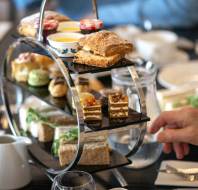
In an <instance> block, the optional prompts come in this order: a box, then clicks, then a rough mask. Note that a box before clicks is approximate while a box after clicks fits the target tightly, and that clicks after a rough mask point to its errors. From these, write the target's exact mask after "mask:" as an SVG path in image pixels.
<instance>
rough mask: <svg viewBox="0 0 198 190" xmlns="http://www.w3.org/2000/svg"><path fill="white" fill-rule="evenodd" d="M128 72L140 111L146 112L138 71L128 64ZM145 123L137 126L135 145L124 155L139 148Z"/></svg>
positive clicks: (130, 153)
mask: <svg viewBox="0 0 198 190" xmlns="http://www.w3.org/2000/svg"><path fill="white" fill-rule="evenodd" d="M128 70H129V73H130V75H131V78H132V80H133V82H134V84H135V87H136V89H137V93H138V97H139V104H140V112H141V113H144V114H146V112H147V111H146V100H145V96H144V91H143V89H142V87H141V85H140V83H139V76H138V73H137V71H136V69H135V67H134V66H129V67H128ZM146 126H147V124H146V123H142V124H140V126H139V129H140V135H139V138H138V140H137V142H136V144H135V146H134V147H133V149H132V150H131V151H130V152H129V153H128V154H127V155H126V157H130V156H132V155H134V154H135V153H136V152H137V151H138V150H139V148H140V146H141V145H142V143H143V140H144V136H145V134H146Z"/></svg>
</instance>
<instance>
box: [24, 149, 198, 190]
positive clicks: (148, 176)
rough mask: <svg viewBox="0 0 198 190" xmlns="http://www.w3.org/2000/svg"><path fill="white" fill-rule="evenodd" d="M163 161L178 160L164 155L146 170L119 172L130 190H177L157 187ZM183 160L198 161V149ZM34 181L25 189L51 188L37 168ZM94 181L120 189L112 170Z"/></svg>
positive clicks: (101, 189)
mask: <svg viewBox="0 0 198 190" xmlns="http://www.w3.org/2000/svg"><path fill="white" fill-rule="evenodd" d="M162 160H176V157H175V155H174V153H171V154H169V155H166V154H163V153H162V155H161V157H160V158H159V160H158V161H156V163H154V164H153V165H151V166H149V167H147V168H144V169H138V170H134V169H127V168H119V171H120V172H121V173H122V175H123V176H124V178H125V180H126V181H127V183H128V184H129V186H130V188H129V190H155V189H156V190H165V189H175V187H162V186H155V185H154V182H155V179H156V177H157V171H158V169H159V166H160V163H161V162H162ZM183 160H187V161H198V147H195V146H191V152H190V154H189V155H188V156H186V157H185V158H184V159H183ZM31 169H32V176H33V180H32V182H31V184H29V185H28V186H27V187H25V188H24V190H45V189H46V190H49V189H50V187H51V182H50V180H49V179H48V178H47V177H46V176H45V175H44V174H43V173H42V172H41V171H39V169H37V168H35V167H33V166H32V167H31ZM94 179H95V181H96V183H97V190H105V189H109V188H113V187H116V186H117V187H119V183H118V182H117V180H116V179H115V177H114V176H113V175H112V172H111V170H109V171H105V172H99V173H96V174H94Z"/></svg>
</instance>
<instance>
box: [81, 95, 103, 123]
mask: <svg viewBox="0 0 198 190" xmlns="http://www.w3.org/2000/svg"><path fill="white" fill-rule="evenodd" d="M80 101H81V105H82V107H83V116H84V120H85V121H87V122H88V121H101V120H102V109H101V102H100V101H99V100H96V98H95V97H94V95H92V94H91V93H88V92H84V93H81V94H80Z"/></svg>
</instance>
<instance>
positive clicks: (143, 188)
mask: <svg viewBox="0 0 198 190" xmlns="http://www.w3.org/2000/svg"><path fill="white" fill-rule="evenodd" d="M15 30H16V27H14V28H13V29H12V30H11V31H10V32H9V33H8V35H7V36H6V37H5V38H4V39H3V41H1V42H0V60H1V61H2V60H3V57H4V55H5V52H6V49H7V47H8V46H9V44H10V43H11V42H12V41H13V39H14V38H13V37H12V34H15V32H16V31H15ZM174 31H175V32H176V33H177V34H178V35H179V36H182V37H187V38H189V39H190V40H192V41H195V40H197V39H198V29H191V30H186V29H177V30H174ZM190 54H191V57H192V58H193V57H194V53H193V52H190ZM0 102H1V101H0ZM175 159H176V158H175V155H174V154H173V153H172V154H170V155H165V154H162V155H161V157H160V158H159V160H158V161H156V163H155V164H153V165H151V166H149V167H147V168H144V169H139V170H132V169H127V168H119V171H120V172H121V173H122V175H123V176H124V178H125V180H126V181H127V182H128V184H129V186H130V188H129V189H130V190H136V189H137V190H150V189H159V190H163V189H174V188H173V187H159V186H154V181H155V179H156V177H157V171H158V168H159V166H160V163H161V161H162V160H175ZM184 160H189V161H198V147H194V146H191V152H190V154H189V155H188V156H186V157H185V159H184ZM31 172H32V182H31V183H30V184H29V185H28V186H27V187H25V188H23V189H24V190H45V189H46V190H49V189H50V188H51V182H50V180H49V179H48V178H47V177H46V176H45V175H44V174H43V173H42V172H41V171H40V170H39V169H37V168H36V167H35V166H31ZM94 179H95V181H96V183H97V189H98V190H103V189H109V188H113V187H116V186H118V187H119V183H118V182H117V180H116V179H115V177H114V176H113V175H112V172H111V171H110V170H109V171H105V172H100V173H97V174H95V175H94Z"/></svg>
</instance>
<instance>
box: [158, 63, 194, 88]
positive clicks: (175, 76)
mask: <svg viewBox="0 0 198 190" xmlns="http://www.w3.org/2000/svg"><path fill="white" fill-rule="evenodd" d="M158 81H159V83H160V84H161V85H162V86H164V87H165V88H168V89H174V88H177V87H181V86H183V85H192V86H198V61H191V62H188V63H182V64H173V65H169V66H166V67H164V68H163V69H162V70H161V71H160V73H159V75H158Z"/></svg>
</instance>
